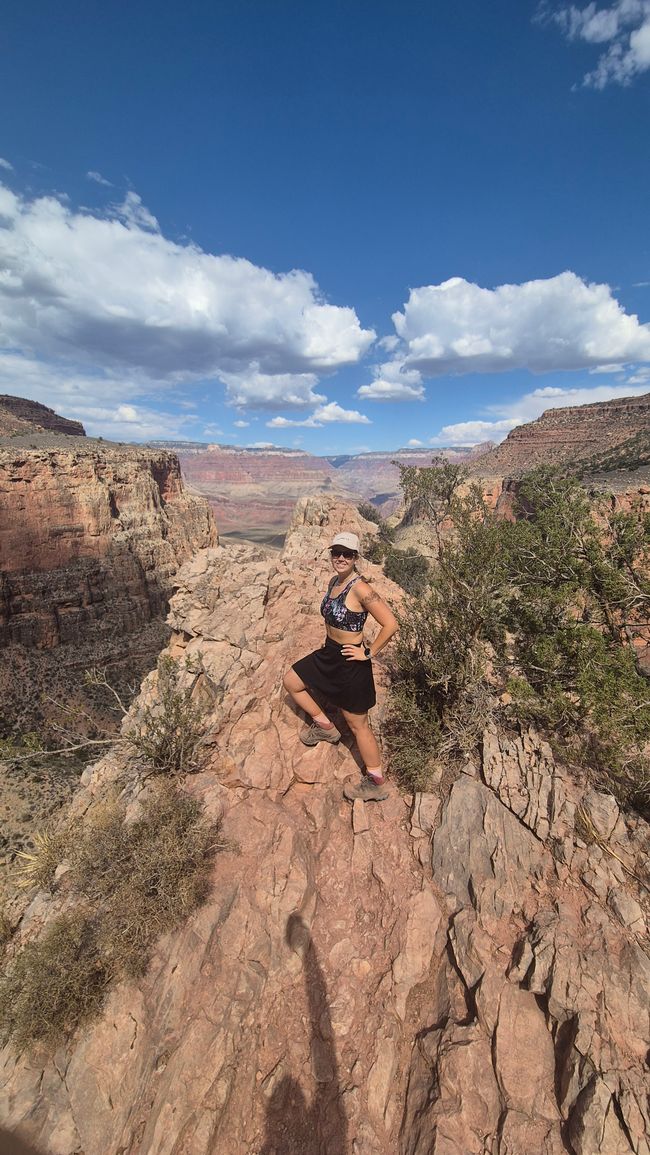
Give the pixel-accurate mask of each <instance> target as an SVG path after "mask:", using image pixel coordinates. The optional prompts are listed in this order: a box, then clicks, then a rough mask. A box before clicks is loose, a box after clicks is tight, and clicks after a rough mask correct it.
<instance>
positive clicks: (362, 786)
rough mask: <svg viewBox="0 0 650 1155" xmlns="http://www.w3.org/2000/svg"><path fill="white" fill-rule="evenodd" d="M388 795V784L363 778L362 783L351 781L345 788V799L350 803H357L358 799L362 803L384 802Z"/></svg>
mask: <svg viewBox="0 0 650 1155" xmlns="http://www.w3.org/2000/svg"><path fill="white" fill-rule="evenodd" d="M388 793H389V791H388V786H387V785H386V782H379V783H378V782H373V780H372V778H362V779H361V781H360V782H355V781H353V780H352V779H350V781H349V782H346V784H345V786H344V787H343V797H344V798H347V800H348V802H356V800H357V798H360V799H361V801H362V802H383V801H384V799H385V798H388Z"/></svg>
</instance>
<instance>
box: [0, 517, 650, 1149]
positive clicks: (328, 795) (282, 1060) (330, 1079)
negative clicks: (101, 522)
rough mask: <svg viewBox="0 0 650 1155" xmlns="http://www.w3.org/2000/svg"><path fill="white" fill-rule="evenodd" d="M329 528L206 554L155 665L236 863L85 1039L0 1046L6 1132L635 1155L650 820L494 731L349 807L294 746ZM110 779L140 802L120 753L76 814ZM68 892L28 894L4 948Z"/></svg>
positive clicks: (75, 1141)
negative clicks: (192, 738)
mask: <svg viewBox="0 0 650 1155" xmlns="http://www.w3.org/2000/svg"><path fill="white" fill-rule="evenodd" d="M343 526H345V527H346V528H356V529H358V530H359V531H360V532H361V531H362V532H374V531H373V529H372V527H370V526H369V525H368V524H367V523H363V522H362V521H361V519H360V517H359V516H358V514H357V513H356V511H355V510H351V509H350V508H349V507H346V506H344V505H342V504H341V503H340V502H338V501H337V500H336V499H334V498H305V499H304V500H303V501H302V502H301V503H300V504H299V506H298V508H297V510H296V512H295V514H294V517H293V520H292V524H291V527H290V530H289V533H288V535H287V540H286V543H285V546H284V550H283V552H282V554H281V555H279V556H278V555H277V554H274V555H271V556H270V555H269V551H268V550H261V549H258V548H256V547H255V546H253V545H247V544H233V545H228V546H227V547H222V546H218V547H213V548H210V549H206V550H202V551H200V552H199V553H198V554H197V555H196V556H195V557H194V558H193V559H192V560H191V561H189V562H188V563H186V565H185V566H184V567H183V569H182V570H181V572H180V574H179V575H178V578H177V584H178V592H177V593H176V595H175V597H174V599H173V601H172V606H171V613H170V619H169V620H170V625H171V627H172V630H173V634H172V640H171V643H170V646H169V653H170V654H171V655H172V656H173V657H175V658H177V659H179V660H182V659H184V658H186V657H190V658H192V664H193V668H196V663H197V662H199V661H200V663H201V664H202V669H203V674H202V675H201V677H200V678H199V680H198V682H197V683H196V693H197V695H201V696H202V698H203V700H204V701H205V702H206V703H207V708H208V709H209V717H210V731H211V739H210V741H211V746H210V759H209V763H208V764H207V765H206V767H205V768H204V769H203V770H202V771H201V772H200V773H198V774H196V775H193V776H191V777H189V778H188V779H187V781H186V783H185V786H186V789H188V790H189V791H191V792H192V793H193V794H194V795H196V796H197V797H200V798H201V799H202V800H203V801H204V803H205V805H206V808H207V810H208V812H209V814H210V815H212V816H221V818H222V821H223V833H224V835H225V836H226V838H227V839H228V841H229V848H228V849H227V850H225V851H224V852H222V853H221V854H219V855H218V857H217V859H216V861H215V866H214V878H213V887H212V891H211V894H210V897H209V899H208V901H207V902H206V903H205V905H204V906H203V907H202V908H201V909H200V910H199V911H198V912H197V913H196V914H195V915H194V916H193V917H192V918H191V919H190V921H189V922H188V923H187V924H186V926H185V927H184V928H183V929H182V930H181V931H180V932H177V933H175V934H173V935H168V936H167V937H166V938H164V939H162V940H161V941H160V942H159V945H158V948H157V950H156V954H155V957H154V960H153V962H152V965H151V966H150V968H149V970H148V972H147V974H146V976H145V978H144V979H143V980H142V981H140V982H138V983H129V984H127V983H125V984H122V985H121V986H120V987H119V988H117V989H116V990H114V991H113V992H112V993H111V994H110V996H109V998H108V1001H107V1004H106V1007H105V1010H104V1013H103V1016H102V1018H101V1019H100V1020H99V1021H97V1022H96V1023H94V1024H92V1025H90V1026H87V1027H86V1028H84V1029H83V1030H81V1031H79V1032H78V1033H77V1035H76V1036H75V1037H74V1038H73V1039H72V1040H71V1042H70V1044H69V1045H68V1046H62V1047H60V1048H59V1049H58V1050H57V1052H56V1053H55V1054H53V1055H52V1054H48V1053H46V1052H45V1051H42V1052H32V1053H31V1054H21V1055H18V1054H16V1053H15V1052H14V1051H13V1050H12V1049H11V1047H9V1046H8V1047H6V1048H5V1050H4V1051H3V1052H2V1055H1V1057H0V1118H2V1119H3V1121H4V1123H5V1125H6V1126H8V1127H10V1128H12V1129H15V1130H16V1131H17V1132H18V1133H19V1134H20V1135H22V1136H23V1137H24V1138H25V1139H28V1140H29V1141H31V1142H32V1143H34V1144H36V1145H37V1146H38V1147H39V1148H40V1150H41V1151H42V1152H44V1153H47V1155H81V1153H82V1152H83V1155H217V1153H219V1155H561V1153H563V1152H572V1153H573V1155H619V1153H620V1155H628V1153H634V1155H648V1152H650V1115H649V1112H648V1102H647V1091H648V1069H647V1045H648V1037H649V1022H648V1007H649V1005H650V1000H649V999H648V994H649V992H650V959H649V957H648V953H647V946H648V943H647V923H646V916H647V903H646V898H647V890H646V889H645V888H644V885H643V884H644V882H645V883H646V885H647V881H648V880H647V878H646V877H645V875H644V873H643V872H644V870H645V869H646V867H645V866H644V862H646V863H647V851H648V827H647V825H646V824H645V823H643V822H642V821H641V820H640V819H637V818H631V817H629V816H628V817H626V816H624V815H623V814H621V813H620V812H619V809H618V806H617V805H616V802H615V801H614V799H613V798H612V797H611V796H610V795H606V794H600V793H597V792H596V791H595V790H593V789H591V788H590V787H589V785H588V784H587V783H586V782H578V781H576V780H574V779H573V778H572V777H571V775H570V774H569V773H568V771H567V770H566V769H564V768H563V767H561V766H560V765H558V764H557V763H556V762H555V760H554V758H553V755H552V753H551V750H550V748H549V747H548V745H547V744H546V743H545V742H544V741H542V740H541V739H540V737H539V736H538V735H536V734H535V733H534V732H533V731H532V730H521V731H517V732H516V733H505V732H502V731H501V730H500V729H499V727H498V726H496V727H493V728H491V729H490V730H488V731H487V732H486V733H485V735H484V740H483V744H482V755H481V757H480V758H479V759H478V760H477V762H476V763H471V764H470V763H468V764H466V765H465V766H464V768H463V769H462V771H461V772H459V773H457V774H456V775H455V776H454V780H453V781H452V780H451V779H449V780H447V781H445V782H444V783H443V782H441V783H440V784H439V787H437V788H435V789H432V791H431V792H430V793H421V794H416V795H415V796H411V795H405V794H403V793H400V792H399V791H398V790H397V789H396V787H395V786H394V785H393V787H392V788H391V794H390V797H389V799H388V801H387V802H386V803H384V804H382V805H381V806H378V805H367V806H365V808H364V805H363V803H355V805H354V807H351V806H350V805H349V804H348V803H346V802H345V801H344V799H343V798H342V786H343V783H344V781H345V780H346V778H347V777H348V776H350V775H356V774H357V773H358V766H357V761H356V757H355V751H354V747H353V746H352V743H351V740H350V738H349V737H348V736H344V739H343V741H342V742H341V744H340V745H339V746H338V747H331V746H330V747H327V748H326V749H322V748H320V747H317V748H315V749H308V748H306V747H304V746H302V744H301V743H300V742H299V740H298V736H297V735H298V729H299V727H300V725H301V724H302V723H301V720H300V719H299V718H298V717H297V716H296V714H295V712H294V711H293V710H292V708H291V706H290V704H289V703H288V701H287V699H286V696H285V694H284V692H283V690H282V688H281V676H282V672H283V670H284V668H285V667H286V666H287V665H288V664H290V662H291V661H293V660H295V658H296V657H297V656H300V655H301V654H303V653H305V652H307V651H308V650H310V649H312V648H314V647H315V646H317V645H319V644H320V643H321V641H322V637H321V635H322V625H321V621H320V618H319V616H318V612H317V607H318V603H319V600H320V596H321V589H322V586H323V584H324V581H325V579H326V576H327V572H328V563H327V554H326V546H327V543H328V541H329V540H330V539H331V536H332V534H333V533H336V532H337V531H339V530H340V529H341V528H342V527H343ZM368 569H369V572H370V574H371V576H372V578H373V580H374V582H375V583H376V585H377V588H378V589H379V591H380V592H381V593H382V594H383V595H384V596H385V597H386V598H387V599H388V600H389V601H391V602H392V603H393V604H395V605H396V606H397V605H398V604H399V601H400V597H401V594H400V591H399V590H398V588H397V587H395V586H393V585H392V584H391V583H390V582H388V581H387V580H386V579H385V578H384V577H383V575H382V574H381V571H380V570H379V569H378V568H376V567H371V566H369V567H368ZM377 675H378V682H379V687H380V693H379V704H378V707H377V710H376V711H375V715H376V716H375V720H374V724H375V726H376V727H377V729H378V730H379V731H381V720H382V713H383V709H384V703H385V687H386V671H385V667H383V666H382V663H381V662H378V663H377ZM154 692H155V691H154V688H153V684H152V683H150V684H149V685H145V688H144V693H145V694H149V695H151V694H152V693H154ZM135 708H136V709H137V706H136V707H135ZM125 773H126V774H127V779H128V782H127V785H126V786H125V787H123V789H124V796H125V798H126V799H127V800H128V801H129V804H130V805H131V806H132V807H135V808H137V805H138V799H139V798H140V797H141V792H142V789H143V786H142V782H141V781H140V780H139V779H138V777H137V775H134V774H133V773H131V775H130V777H129V767H128V764H125V760H124V756H123V754H119V753H113V754H110V755H108V756H107V757H106V758H104V759H103V760H102V761H101V762H99V763H98V764H97V765H96V766H95V767H93V768H89V769H88V770H86V771H85V772H84V775H83V779H82V787H81V789H80V790H79V792H78V793H77V794H76V796H75V799H74V801H73V813H74V815H75V816H76V818H77V820H78V821H79V822H82V821H83V819H84V815H86V814H87V813H89V812H90V811H91V810H92V808H93V807H94V806H95V805H97V803H98V802H100V801H101V800H102V799H103V798H104V797H105V796H106V795H107V793H110V791H111V790H112V789H114V788H115V783H116V782H117V781H118V780H119V778H120V775H124V774H125ZM144 789H146V787H145V788H144ZM578 816H579V818H580V820H579V821H578ZM64 877H65V876H63V880H62V882H61V883H60V884H59V885H58V886H57V887H55V890H54V892H53V893H52V894H49V893H46V892H39V893H36V894H32V895H30V896H29V897H28V899H25V900H23V907H24V909H23V910H22V912H21V911H17V913H16V914H15V918H16V919H18V916H19V915H20V916H21V917H20V921H19V923H18V926H17V930H16V936H15V942H18V943H19V942H20V941H23V940H27V939H28V938H29V937H30V936H31V935H33V934H34V933H35V932H36V931H37V930H38V928H39V927H41V926H42V925H44V924H45V923H47V921H48V920H49V919H51V918H52V917H53V915H54V914H55V913H56V912H57V911H59V910H61V909H62V908H64V907H65V903H66V892H65V882H64Z"/></svg>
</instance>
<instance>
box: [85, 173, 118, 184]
mask: <svg viewBox="0 0 650 1155" xmlns="http://www.w3.org/2000/svg"><path fill="white" fill-rule="evenodd" d="M86 180H92V181H94V183H95V184H101V185H104V186H105V187H106V188H112V187H113V185H112V184H111V182H110V180H106V177H105V176H102V174H101V173H100V172H93V171H92V170H91V171H90V172H87V173H86Z"/></svg>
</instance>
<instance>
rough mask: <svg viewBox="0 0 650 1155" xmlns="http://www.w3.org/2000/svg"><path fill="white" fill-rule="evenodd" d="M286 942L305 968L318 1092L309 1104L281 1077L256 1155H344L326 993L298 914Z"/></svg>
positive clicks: (345, 1131)
mask: <svg viewBox="0 0 650 1155" xmlns="http://www.w3.org/2000/svg"><path fill="white" fill-rule="evenodd" d="M286 940H287V943H288V944H289V946H290V947H291V950H293V951H295V952H296V954H299V955H301V957H302V962H303V968H304V975H305V990H306V994H307V1003H308V1006H309V1024H310V1032H311V1044H310V1045H311V1065H312V1071H313V1074H314V1078H315V1080H316V1091H315V1093H314V1096H313V1098H312V1101H311V1103H308V1102H307V1099H306V1097H305V1094H304V1092H303V1090H302V1087H301V1086H300V1084H299V1082H298V1081H297V1079H294V1078H292V1077H291V1076H289V1075H285V1077H284V1078H283V1079H281V1080H280V1082H279V1083H278V1084H277V1086H276V1087H275V1088H274V1090H273V1094H272V1096H271V1099H270V1100H269V1104H268V1107H267V1113H266V1134H265V1138H264V1146H263V1147H262V1149H261V1151H260V1155H348V1138H347V1134H348V1129H347V1121H346V1118H345V1115H344V1113H343V1108H342V1106H341V1090H340V1087H339V1078H338V1065H337V1061H336V1049H335V1046H334V1034H333V1031H332V1022H331V1017H330V1012H329V1004H328V1000H327V987H326V986H325V979H324V977H323V972H322V970H321V968H320V965H319V962H318V958H317V955H316V951H315V949H314V944H313V942H312V939H311V935H310V933H309V928H308V927H307V926H306V924H305V923H304V922H303V920H302V918H301V917H300V915H299V914H291V915H290V916H289V918H288V919H287V930H286Z"/></svg>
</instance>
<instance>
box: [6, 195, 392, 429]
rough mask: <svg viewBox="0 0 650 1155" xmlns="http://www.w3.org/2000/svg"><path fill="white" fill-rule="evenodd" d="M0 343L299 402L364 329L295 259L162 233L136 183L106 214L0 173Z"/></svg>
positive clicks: (364, 337)
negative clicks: (260, 261) (262, 261)
mask: <svg viewBox="0 0 650 1155" xmlns="http://www.w3.org/2000/svg"><path fill="white" fill-rule="evenodd" d="M0 267H1V268H2V272H1V273H0V342H1V343H2V345H4V346H5V347H6V348H11V349H14V350H17V351H19V352H20V353H22V354H23V355H24V356H25V357H26V358H28V359H37V360H41V361H43V362H54V361H55V360H57V359H58V360H64V359H66V360H67V361H70V359H72V358H74V360H75V363H76V366H77V373H83V372H87V371H88V370H89V369H92V370H94V369H96V368H97V367H99V368H101V369H102V370H103V371H104V372H105V373H112V374H114V375H120V374H122V375H125V376H129V377H131V378H134V377H135V378H138V379H141V380H142V381H143V382H147V381H148V382H149V383H154V384H155V385H156V386H162V385H164V384H167V385H170V384H178V383H182V382H184V381H191V380H196V379H202V378H203V379H206V378H207V379H210V378H211V379H214V380H216V379H218V380H220V381H222V382H223V383H224V384H225V386H226V391H227V396H228V398H229V399H230V400H231V401H232V402H233V403H235V404H237V405H242V406H265V405H273V406H274V407H277V406H278V405H283V406H294V407H303V408H304V407H308V406H313V405H319V404H321V403H323V402H324V401H325V397H324V396H323V395H322V394H320V393H318V392H316V391H315V386H316V384H317V381H318V377H319V375H320V374H324V373H329V372H333V371H335V370H337V369H339V368H341V367H343V366H346V365H352V364H355V363H356V362H358V361H359V360H360V358H361V357H362V356H363V354H364V353H365V352H366V350H367V349H368V347H369V346H370V344H371V343H372V341H373V340H374V336H375V334H374V332H373V331H372V330H368V329H362V328H361V325H360V323H359V319H358V317H357V315H356V313H355V311H354V309H352V308H349V307H344V306H335V305H330V304H328V303H327V302H325V301H324V300H323V298H322V295H321V293H320V291H319V288H318V285H317V284H316V282H315V281H314V279H313V277H312V276H311V275H310V274H309V273H307V272H304V271H301V270H293V271H291V272H288V273H273V272H271V271H270V270H269V269H265V268H261V267H259V266H257V265H254V264H252V263H251V262H250V261H247V260H245V259H243V258H237V257H232V256H223V255H214V254H212V253H207V252H205V251H203V250H202V249H200V248H199V247H198V246H197V245H193V244H179V243H177V242H175V241H172V240H169V239H168V238H166V237H165V236H163V235H162V233H161V232H160V229H159V225H158V222H157V220H156V218H155V217H154V216H153V214H152V213H151V212H149V210H148V209H147V208H146V207H145V206H144V205H143V204H142V201H141V199H140V197H139V196H138V195H137V193H135V192H132V191H130V192H128V193H127V194H126V196H125V198H124V201H123V202H122V203H121V204H118V205H113V206H112V207H111V208H110V209H108V210H107V212H106V214H105V215H101V216H100V215H95V214H92V213H90V212H85V211H75V210H73V209H71V208H70V207H69V206H68V205H67V204H66V203H64V202H62V200H60V199H57V198H55V197H53V196H45V197H38V198H35V199H29V198H27V197H24V196H16V195H14V194H13V193H12V192H11V191H10V190H9V189H7V188H6V187H5V186H3V185H1V184H0Z"/></svg>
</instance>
